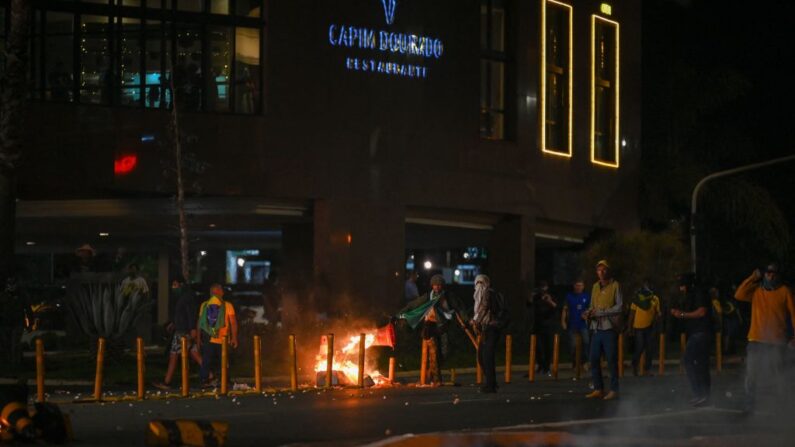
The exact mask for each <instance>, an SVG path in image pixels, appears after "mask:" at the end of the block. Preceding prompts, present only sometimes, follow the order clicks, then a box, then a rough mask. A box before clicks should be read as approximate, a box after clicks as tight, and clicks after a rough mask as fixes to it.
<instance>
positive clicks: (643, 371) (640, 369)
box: [638, 347, 648, 377]
mask: <svg viewBox="0 0 795 447" xmlns="http://www.w3.org/2000/svg"><path fill="white" fill-rule="evenodd" d="M647 349H648V347H647ZM639 361H640V365H638V374H640V376H641V377H643V376H645V375H646V351H643V352H641V353H640V360H639Z"/></svg>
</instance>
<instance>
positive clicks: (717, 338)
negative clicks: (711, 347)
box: [715, 332, 723, 374]
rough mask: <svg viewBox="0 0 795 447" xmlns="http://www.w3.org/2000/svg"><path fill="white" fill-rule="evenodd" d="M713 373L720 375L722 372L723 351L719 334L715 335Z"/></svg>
mask: <svg viewBox="0 0 795 447" xmlns="http://www.w3.org/2000/svg"><path fill="white" fill-rule="evenodd" d="M715 363H716V365H715V371H716V372H717V373H718V374H720V373H721V371H723V350H722V349H721V333H720V332H718V333H716V334H715Z"/></svg>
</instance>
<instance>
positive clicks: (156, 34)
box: [144, 20, 171, 108]
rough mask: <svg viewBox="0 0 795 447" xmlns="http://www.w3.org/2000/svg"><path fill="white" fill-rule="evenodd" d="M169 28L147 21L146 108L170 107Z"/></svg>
mask: <svg viewBox="0 0 795 447" xmlns="http://www.w3.org/2000/svg"><path fill="white" fill-rule="evenodd" d="M169 29H170V27H169V26H165V27H164V26H163V24H162V23H161V22H160V21H156V20H148V21H147V22H146V27H145V36H146V50H145V51H146V55H145V58H144V64H145V66H146V77H145V82H146V88H145V92H144V95H145V96H146V101H145V104H146V107H150V108H169V107H171V86H170V85H169V84H170V76H171V73H170V71H169V70H168V67H169V64H170V63H169V62H168V61H169V60H170V57H171V56H170V54H171V52H170V48H171V39H169V38H168V36H169V34H168V31H169Z"/></svg>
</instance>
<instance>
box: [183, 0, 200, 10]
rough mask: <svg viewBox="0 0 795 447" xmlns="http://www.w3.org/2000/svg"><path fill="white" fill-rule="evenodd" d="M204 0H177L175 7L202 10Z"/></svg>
mask: <svg viewBox="0 0 795 447" xmlns="http://www.w3.org/2000/svg"><path fill="white" fill-rule="evenodd" d="M203 3H204V0H179V1H178V2H177V9H178V10H180V11H192V12H202V11H204V7H203V6H204V5H203Z"/></svg>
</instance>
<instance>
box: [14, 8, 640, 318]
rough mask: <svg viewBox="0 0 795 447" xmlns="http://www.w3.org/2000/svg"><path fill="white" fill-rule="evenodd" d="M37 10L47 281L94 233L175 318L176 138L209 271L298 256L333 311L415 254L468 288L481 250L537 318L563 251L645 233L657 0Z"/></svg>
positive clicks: (40, 206) (38, 177)
mask: <svg viewBox="0 0 795 447" xmlns="http://www.w3.org/2000/svg"><path fill="white" fill-rule="evenodd" d="M33 4H34V9H35V13H34V30H33V35H32V42H31V72H30V75H31V83H30V86H31V90H30V91H31V98H32V102H31V106H30V116H29V120H28V123H29V125H30V132H29V134H28V137H27V140H26V142H27V143H28V146H27V152H26V158H25V163H24V166H23V168H22V169H23V172H22V176H21V179H20V185H19V195H20V202H19V204H18V218H17V220H18V224H17V231H18V238H17V240H18V251H19V253H20V254H21V255H23V257H24V256H27V257H28V258H29V261H30V264H31V265H35V266H38V267H31V270H33V271H34V272H33V273H31V275H33V276H36V275H38V276H36V277H37V278H39V279H40V280H42V281H48V280H49V281H56V282H57V280H58V278H61V277H63V276H64V275H65V273H63V272H61V271H60V270H59V269H61V267H59V265H61V264H63V263H64V262H65V261H63V260H62V259H63V258H64V257H67V256H71V255H72V253H73V251H74V249H75V248H76V247H78V246H80V245H81V244H84V243H90V244H92V247H94V248H95V249H96V250H97V251H98V252H103V253H105V256H106V259H107V263H108V264H113V262H116V261H118V260H119V259H122V258H123V256H124V255H125V254H126V253H130V252H138V253H147V254H148V255H147V256H148V258H147V259H149V260H150V263H151V264H152V267H151V273H150V280H152V281H154V282H157V283H158V285H157V287H156V289H157V290H158V292H159V294H160V296H161V299H160V306H159V319H160V320H164V319H165V318H167V313H168V312H167V310H168V307H167V306H168V303H167V301H166V300H165V299H164V298H163V297H164V296H166V295H167V291H168V288H167V287H168V282H169V281H168V280H169V278H170V277H171V276H173V275H174V273H175V271H177V269H178V268H177V267H176V265H177V263H178V261H179V252H178V245H179V244H178V220H177V212H176V208H175V206H174V200H173V197H174V194H175V184H176V182H175V180H174V178H175V176H174V173H173V167H174V166H175V163H174V160H175V156H174V150H173V147H174V144H173V141H174V135H175V132H174V129H176V130H177V133H178V134H179V135H180V142H181V147H182V150H183V152H184V156H183V159H182V161H183V163H182V165H183V168H184V169H183V170H184V172H185V177H186V179H185V188H186V191H187V201H186V212H187V215H188V228H189V230H190V231H189V234H190V238H191V253H190V255H191V260H190V264H191V268H192V269H193V270H194V274H196V275H198V276H199V277H200V280H201V281H203V282H208V281H213V280H225V281H226V282H227V283H245V282H250V283H257V282H258V280H257V278H259V279H260V280H261V279H262V278H263V277H264V276H267V274H268V272H269V271H270V270H272V269H274V268H275V267H274V266H275V265H277V264H278V268H279V270H280V276H281V277H282V278H285V279H289V281H292V283H293V285H294V286H295V287H296V288H299V289H301V290H302V292H300V293H299V295H300V296H301V297H300V298H299V299H298V301H299V302H301V303H303V305H305V306H312V307H314V308H317V309H318V310H319V311H332V312H333V311H334V310H335V309H338V308H346V309H359V310H360V312H361V313H362V314H375V313H378V312H381V311H384V312H386V311H389V310H393V309H395V308H396V307H397V306H399V305H400V303H401V301H402V300H403V294H402V291H403V281H404V273H405V269H406V268H407V265H408V266H409V267H411V265H412V264H413V265H414V266H415V268H418V269H419V270H423V269H424V268H425V267H428V270H429V272H430V271H435V270H437V267H443V272H444V273H445V274H446V275H448V276H451V277H452V280H453V281H454V282H455V281H457V282H459V283H462V284H464V283H466V281H458V280H457V279H456V278H458V279H460V278H459V277H463V276H462V275H464V276H465V273H464V272H462V269H464V268H465V267H466V262H464V260H465V259H467V258H468V257H469V256H473V257H477V255H476V254H473V253H481V258H482V257H483V256H482V254H483V253H488V256H487V259H488V260H487V262H485V263H481V264H479V265H478V266H477V268H478V269H480V270H484V271H486V272H487V273H489V274H490V276H491V277H492V280H493V282H494V284H495V286H496V287H498V288H500V289H501V290H504V291H505V292H506V296H508V297H510V298H511V302H512V306H514V307H515V308H516V309H517V311H518V309H519V307H520V306H521V301H522V299H523V289H524V288H525V287H527V286H528V285H529V284H532V282H533V281H534V278H535V276H537V275H541V276H550V275H553V274H555V271H554V269H553V268H551V267H549V264H550V263H551V262H552V263H554V262H557V261H555V259H557V258H555V256H551V255H549V253H553V254H554V253H556V251H557V250H566V249H567V248H570V247H577V246H580V245H581V244H582V243H583V242H584V241H585V240H586V239H588V238H589V237H590V236H591V235H593V234H595V232H599V231H612V230H619V231H621V230H626V229H631V228H634V227H636V226H637V225H638V218H637V197H638V194H637V190H638V167H639V160H640V138H641V122H640V115H641V114H640V112H641V95H640V93H641V88H640V79H641V51H640V42H641V10H640V8H641V2H637V1H628V0H620V1H619V0H615V1H610V2H607V3H605V2H596V1H579V0H578V1H564V0H560V1H557V0H527V1H525V0H433V1H427V0H426V1H420V0H338V1H324V0H264V1H261V0H217V1H216V0H206V1H205V0H162V1H161V0H92V1H78V0H70V1H66V0H62V1H57V0H40V1H34V2H33ZM7 21H8V17H7V14H4V22H5V27H6V29H7V27H8V23H7ZM174 108H176V114H175V113H173V112H174V110H173V109H174ZM175 122H176V123H177V125H176V126H175V125H174V123H175ZM473 247H474V248H475V250H474V252H473V250H472V248H473ZM458 248H461V250H459V251H456V250H457V249H458ZM464 253H466V255H464ZM462 256H463V257H462ZM426 258H427V259H426ZM440 258H441V259H440ZM445 258H446V259H445ZM451 258H452V259H451ZM426 262H427V263H428V264H429V265H427V266H426ZM459 265H460V267H461V268H459ZM252 278H253V279H252Z"/></svg>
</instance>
